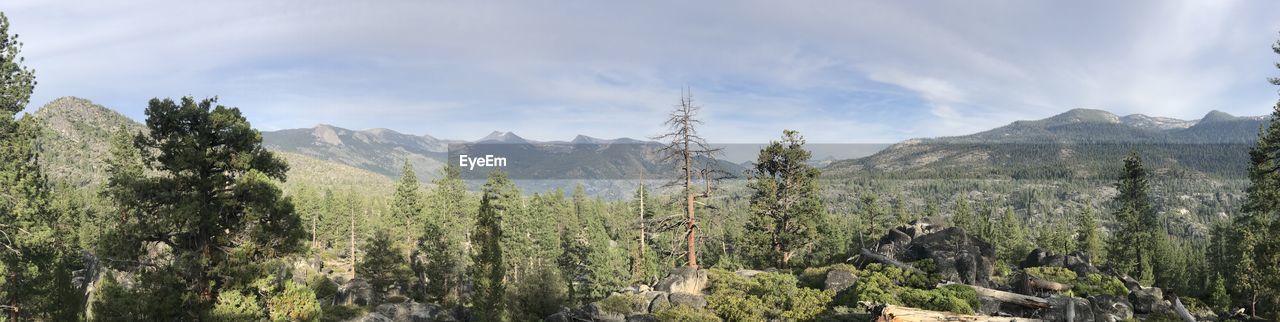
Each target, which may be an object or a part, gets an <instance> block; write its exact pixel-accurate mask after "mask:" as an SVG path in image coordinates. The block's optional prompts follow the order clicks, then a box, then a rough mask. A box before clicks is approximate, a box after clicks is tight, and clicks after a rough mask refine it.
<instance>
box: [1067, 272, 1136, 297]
mask: <svg viewBox="0 0 1280 322" xmlns="http://www.w3.org/2000/svg"><path fill="white" fill-rule="evenodd" d="M1073 290H1076V291H1079V292H1080V294H1081V296H1090V295H1112V296H1125V295H1128V294H1129V288H1127V287H1125V286H1124V282H1123V281H1121V280H1120V279H1119V278H1115V277H1113V276H1107V275H1102V274H1089V276H1088V277H1085V278H1083V279H1081V280H1080V283H1077V284H1076V287H1075V288H1074V289H1073Z"/></svg>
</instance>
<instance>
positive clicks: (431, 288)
mask: <svg viewBox="0 0 1280 322" xmlns="http://www.w3.org/2000/svg"><path fill="white" fill-rule="evenodd" d="M440 171H441V176H440V178H438V179H436V180H435V181H433V183H434V184H435V188H434V189H432V190H431V193H430V195H429V196H430V197H429V199H428V200H429V201H430V203H429V204H430V205H431V206H430V211H428V212H427V215H426V220H425V222H424V223H423V231H422V236H421V237H420V238H419V239H418V254H419V255H420V256H415V258H416V257H421V258H422V260H421V261H420V264H419V265H418V269H417V270H418V274H419V279H422V280H425V281H426V285H425V287H426V289H425V293H426V294H425V295H426V297H427V298H429V299H436V300H440V301H442V302H446V303H454V301H456V300H457V296H458V287H459V286H460V285H462V273H463V272H464V268H465V267H466V259H467V257H466V256H465V255H464V254H465V252H464V250H463V245H465V244H466V242H465V241H464V239H465V238H466V236H465V234H464V230H465V228H466V226H465V224H464V223H463V220H464V218H468V217H470V216H468V215H467V214H466V207H465V200H468V199H469V198H468V197H467V194H466V187H465V186H464V185H463V182H462V176H461V173H460V172H459V169H458V168H457V167H456V166H453V165H446V166H445V167H444V168H443V169H441V170H440Z"/></svg>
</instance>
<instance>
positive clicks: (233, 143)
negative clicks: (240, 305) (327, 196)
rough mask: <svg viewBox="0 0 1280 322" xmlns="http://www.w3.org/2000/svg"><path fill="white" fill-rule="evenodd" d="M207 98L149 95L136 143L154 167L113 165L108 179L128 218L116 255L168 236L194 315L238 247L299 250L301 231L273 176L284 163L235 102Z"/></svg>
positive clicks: (280, 175) (209, 299)
mask: <svg viewBox="0 0 1280 322" xmlns="http://www.w3.org/2000/svg"><path fill="white" fill-rule="evenodd" d="M215 103H216V101H215V100H213V99H206V100H203V101H200V102H197V101H196V100H195V99H192V98H190V97H184V98H183V99H182V100H181V103H178V102H174V101H173V100H169V99H165V100H160V99H152V100H151V101H150V102H149V104H148V107H147V109H146V114H147V120H146V125H147V129H148V134H147V135H145V136H139V137H138V138H137V139H136V140H135V146H137V148H138V151H139V152H141V153H142V155H143V159H144V160H145V162H146V164H145V166H146V167H145V168H146V169H148V170H151V171H153V172H154V173H156V174H155V175H148V174H145V173H144V174H143V175H142V176H141V177H126V176H134V175H137V174H136V172H135V173H131V172H130V171H120V172H117V173H115V174H114V175H117V176H121V177H119V178H113V179H112V180H113V182H116V183H122V184H120V185H117V186H114V187H113V188H112V189H113V190H114V191H113V192H110V193H109V194H110V195H112V196H114V198H113V199H115V200H114V201H115V202H116V203H117V204H118V205H121V207H120V209H121V210H123V211H127V212H128V213H126V214H124V215H125V216H130V217H131V218H132V219H131V220H130V221H127V222H126V224H127V225H128V227H125V228H124V229H121V230H119V231H118V233H119V234H120V236H117V239H116V240H119V241H121V242H122V244H121V245H120V248H123V249H126V250H129V251H126V252H124V255H133V256H137V255H139V254H141V250H142V249H144V247H146V245H147V244H149V243H161V244H166V245H168V246H169V247H171V248H172V252H173V253H174V258H175V259H176V262H175V263H173V264H172V265H174V266H175V267H180V268H183V269H190V270H191V271H189V272H185V273H184V274H182V276H183V278H184V279H185V282H186V284H187V285H189V287H190V289H189V290H190V291H191V292H192V293H193V294H194V295H195V303H193V305H194V307H188V308H187V309H188V310H190V311H192V313H199V312H202V311H204V310H207V309H208V308H210V307H211V306H212V304H213V300H214V299H216V298H217V293H218V291H219V289H218V287H219V285H222V284H223V283H222V282H223V277H222V275H221V274H215V272H216V271H219V270H228V269H234V268H233V267H228V265H233V264H234V263H233V262H229V258H230V252H231V251H233V250H234V249H236V248H237V247H236V246H240V245H243V244H252V245H255V247H253V248H252V249H254V250H255V251H254V252H253V254H251V256H253V257H255V258H269V257H276V256H279V255H282V254H286V253H291V252H295V251H298V250H299V248H300V247H301V246H302V245H301V243H300V241H301V240H302V238H303V235H304V230H303V228H302V223H301V220H300V219H299V218H298V216H297V214H296V213H294V210H293V203H292V201H291V200H290V199H289V198H286V197H283V196H282V194H281V192H280V190H279V189H278V188H276V186H275V185H274V184H273V183H272V181H273V180H284V179H285V172H286V171H287V170H288V165H286V164H285V162H284V161H283V160H281V159H279V158H277V157H276V156H275V155H274V154H272V153H271V152H269V151H267V150H266V149H265V148H263V147H262V145H261V141H262V136H261V134H259V133H258V131H257V130H254V129H253V128H252V127H251V126H250V125H249V122H248V121H246V120H245V119H244V117H243V116H242V115H241V114H240V110H239V109H237V108H227V107H225V106H221V105H218V106H214V104H215ZM125 196H136V198H135V199H122V197H125ZM130 259H132V260H135V261H136V260H138V259H140V258H137V257H135V258H130Z"/></svg>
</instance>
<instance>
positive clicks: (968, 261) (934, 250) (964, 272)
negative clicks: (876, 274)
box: [876, 220, 995, 286]
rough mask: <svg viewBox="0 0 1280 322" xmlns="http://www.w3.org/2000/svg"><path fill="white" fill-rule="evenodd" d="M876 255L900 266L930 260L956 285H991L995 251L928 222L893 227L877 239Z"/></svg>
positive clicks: (961, 232)
mask: <svg viewBox="0 0 1280 322" xmlns="http://www.w3.org/2000/svg"><path fill="white" fill-rule="evenodd" d="M876 251H877V252H879V253H880V254H883V255H885V256H888V257H891V258H894V259H896V260H898V261H902V262H908V263H909V262H914V261H919V260H925V259H929V260H933V263H934V266H935V267H936V268H937V273H938V274H939V275H942V277H943V278H945V279H947V280H951V281H955V282H960V283H965V284H973V285H978V286H989V285H991V274H992V272H993V271H994V263H995V261H994V259H995V247H992V246H991V244H990V243H988V242H986V241H984V240H981V239H978V238H974V237H970V236H969V235H968V234H966V233H965V232H964V230H963V229H960V228H957V227H950V228H939V227H938V226H935V225H933V224H931V223H929V222H927V221H921V220H917V221H915V222H912V223H911V224H907V225H903V226H898V227H895V228H893V229H891V230H889V233H888V234H886V235H885V236H884V237H883V238H881V239H880V243H879V245H878V246H877V247H876Z"/></svg>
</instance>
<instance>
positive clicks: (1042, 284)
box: [1027, 275, 1073, 292]
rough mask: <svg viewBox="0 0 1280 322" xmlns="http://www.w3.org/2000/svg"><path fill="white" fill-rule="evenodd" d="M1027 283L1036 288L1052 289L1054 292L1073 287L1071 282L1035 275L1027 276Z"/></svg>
mask: <svg viewBox="0 0 1280 322" xmlns="http://www.w3.org/2000/svg"><path fill="white" fill-rule="evenodd" d="M1027 285H1029V286H1031V287H1032V288H1034V289H1039V290H1050V291H1054V292H1065V291H1067V290H1070V289H1071V288H1072V287H1073V286H1072V285H1071V284H1063V283H1058V282H1054V281H1048V280H1043V279H1040V278H1037V277H1035V276H1029V275H1028V276H1027Z"/></svg>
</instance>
